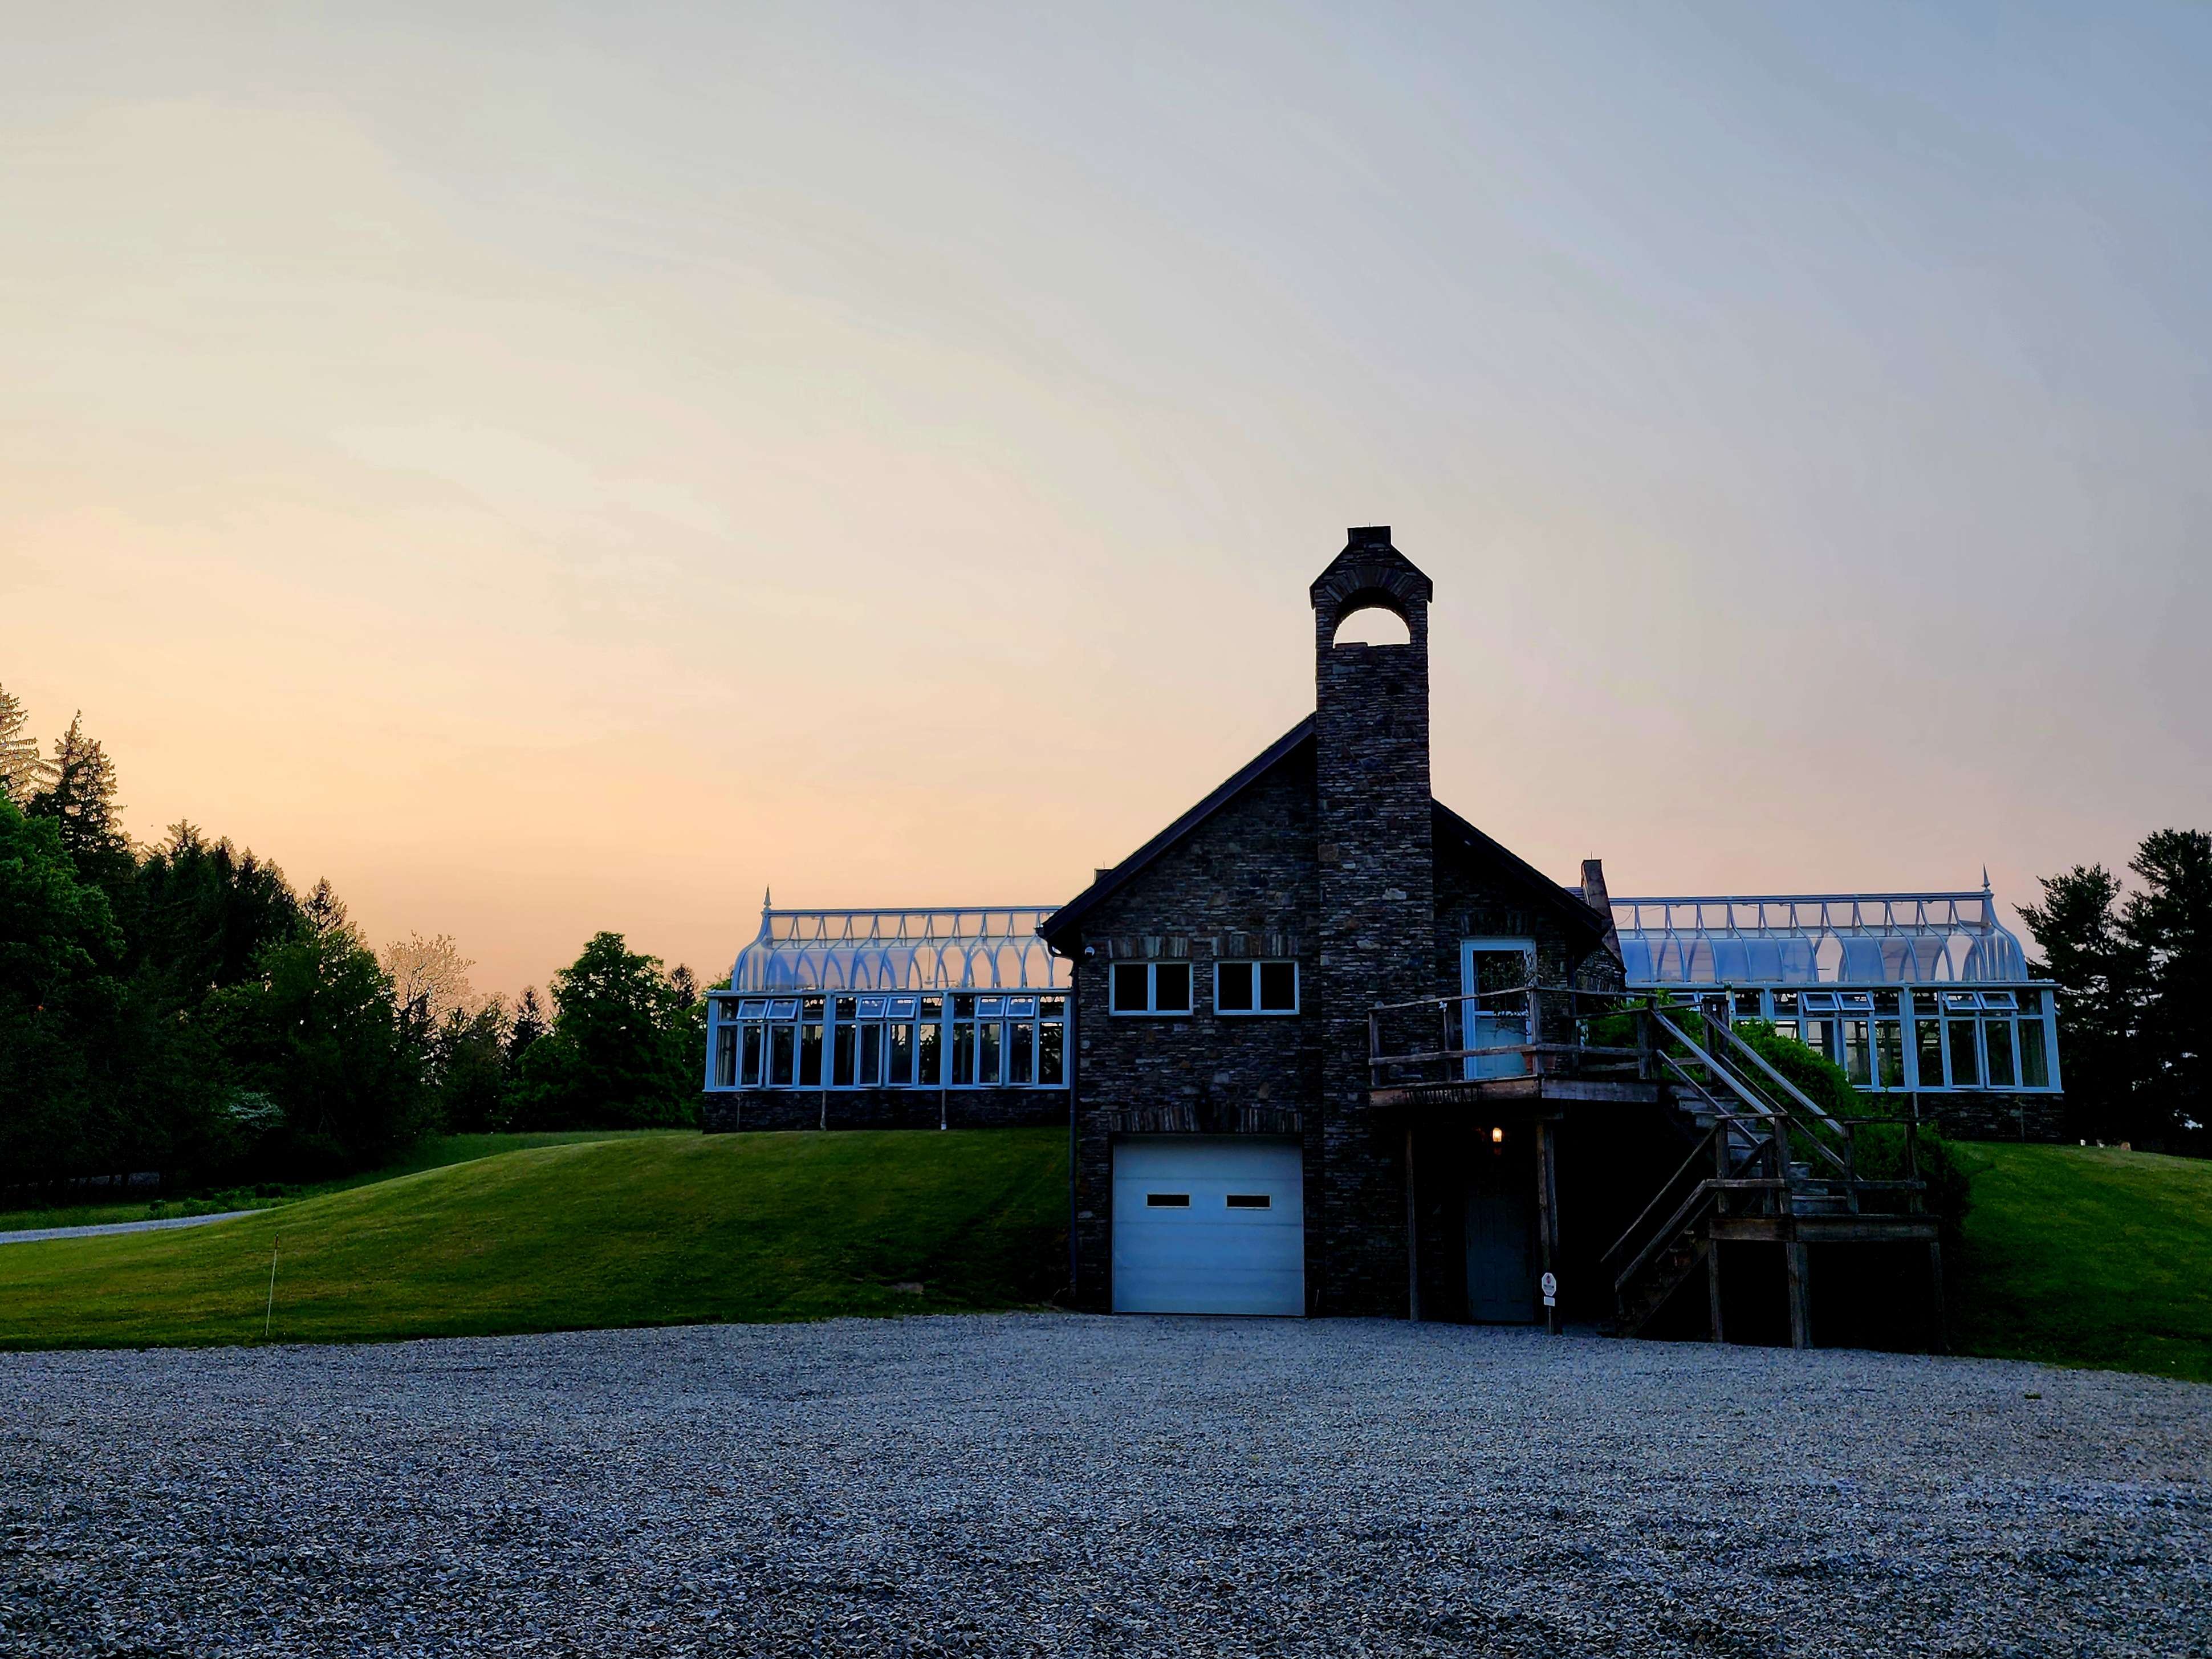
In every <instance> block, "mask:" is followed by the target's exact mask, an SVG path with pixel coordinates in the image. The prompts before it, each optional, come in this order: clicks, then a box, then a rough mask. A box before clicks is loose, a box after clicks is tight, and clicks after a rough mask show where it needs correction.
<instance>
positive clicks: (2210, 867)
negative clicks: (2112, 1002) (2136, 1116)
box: [2120, 829, 2212, 1140]
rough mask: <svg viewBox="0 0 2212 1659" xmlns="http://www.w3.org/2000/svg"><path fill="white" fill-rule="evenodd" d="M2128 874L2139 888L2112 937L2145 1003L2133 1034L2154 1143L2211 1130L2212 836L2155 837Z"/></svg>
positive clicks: (2162, 833) (2177, 833) (2172, 833)
mask: <svg viewBox="0 0 2212 1659" xmlns="http://www.w3.org/2000/svg"><path fill="white" fill-rule="evenodd" d="M2128 868H2130V870H2132V871H2134V872H2135V873H2136V876H2137V877H2138V878H2140V879H2141V880H2142V890H2140V891H2139V892H2136V893H2133V894H2130V896H2129V897H2128V901H2127V903H2126V904H2125V906H2124V907H2123V908H2122V911H2121V921H2120V932H2121V935H2122V937H2123V938H2124V939H2125V940H2126V943H2127V945H2128V948H2129V949H2130V951H2131V952H2133V954H2134V957H2135V959H2136V961H2137V962H2139V963H2141V964H2142V971H2143V973H2144V975H2145V977H2146V979H2147V981H2148V989H2149V995H2148V998H2147V999H2146V1000H2145V1005H2144V1008H2143V1012H2142V1019H2141V1021H2140V1022H2139V1025H2138V1032H2139V1038H2140V1042H2141V1047H2142V1073H2143V1079H2142V1091H2141V1094H2142V1108H2143V1109H2142V1114H2141V1116H2142V1120H2143V1123H2144V1127H2146V1129H2148V1131H2149V1132H2150V1134H2151V1135H2152V1136H2153V1137H2154V1138H2156V1139H2161V1140H2171V1139H2174V1138H2175V1137H2177V1136H2179V1135H2182V1134H2187V1135H2191V1136H2194V1135H2197V1134H2198V1133H2202V1132H2203V1129H2204V1127H2205V1126H2206V1124H2207V1123H2208V1122H2212V835H2208V834H2206V833H2205V832H2204V831H2203V830H2202V829H2160V830H2159V831H2157V832H2156V833H2155V834H2154V835H2150V836H2145V837H2144V839H2143V843H2142V847H2141V848H2139V849H2138V850H2137V851H2136V856H2135V857H2134V858H2133V859H2131V860H2129V863H2128Z"/></svg>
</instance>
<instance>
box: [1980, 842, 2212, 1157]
mask: <svg viewBox="0 0 2212 1659" xmlns="http://www.w3.org/2000/svg"><path fill="white" fill-rule="evenodd" d="M2127 867H2128V870H2129V871H2130V872H2131V873H2132V874H2133V875H2134V876H2135V878H2136V884H2135V886H2134V888H2133V889H2132V890H2130V888H2129V886H2128V884H2126V883H2125V881H2124V879H2123V878H2121V877H2120V876H2119V875H2118V874H2117V873H2116V872H2112V871H2110V870H2107V869H2106V867H2105V866H2103V865H2101V864H2091V865H2086V866H2085V865H2079V864H2077V865H2075V866H2074V867H2073V868H2072V869H2070V870H2068V871H2066V872H2063V873H2062V874H2059V875H2056V876H2049V877H2045V878H2043V880H2042V883H2041V885H2042V888H2043V902H2042V903H2040V904H2032V905H2023V906H2022V907H2021V913H2020V914H2021V920H2022V921H2025V922H2026V923H2027V927H2028V931H2029V932H2030V933H2033V934H2034V936H2035V942H2036V945H2037V947H2038V949H2039V950H2040V951H2042V953H2043V960H2042V961H2041V962H2040V963H2036V964H2034V966H2033V969H2032V971H2033V972H2034V973H2035V974H2036V975H2037V977H2039V978H2045V979H2049V980H2051V981H2053V982H2054V983H2056V984H2057V987H2058V1051H2059V1059H2060V1064H2061V1066H2062V1067H2063V1071H2062V1073H2061V1078H2060V1081H2061V1082H2062V1083H2063V1085H2064V1086H2065V1093H2066V1105H2067V1114H2068V1119H2069V1125H2068V1127H2069V1128H2070V1129H2071V1130H2072V1131H2073V1133H2075V1135H2077V1136H2079V1137H2081V1138H2085V1139H2093V1140H2124V1141H2128V1142H2130V1143H2131V1144H2132V1145H2134V1146H2138V1147H2145V1148H2149V1149H2153V1150H2164V1151H2169V1152H2185V1151H2186V1152H2197V1153H2199V1154H2203V1153H2207V1152H2212V1127H2209V1126H2212V835H2208V834H2207V833H2206V832H2205V831H2203V830H2202V829H2160V830H2159V831H2157V832H2156V833H2155V834H2154V835H2150V836H2145V837H2144V838H2143V842H2142V845H2141V846H2140V847H2139V848H2136V855H2135V857H2133V858H2132V859H2130V860H2128V865H2127Z"/></svg>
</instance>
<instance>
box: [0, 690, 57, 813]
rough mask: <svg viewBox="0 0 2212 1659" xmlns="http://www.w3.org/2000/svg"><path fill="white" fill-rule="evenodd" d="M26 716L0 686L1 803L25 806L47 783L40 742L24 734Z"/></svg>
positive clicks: (27, 717) (12, 697)
mask: <svg viewBox="0 0 2212 1659" xmlns="http://www.w3.org/2000/svg"><path fill="white" fill-rule="evenodd" d="M29 718H30V717H29V716H28V715H27V714H25V713H24V712H23V705H22V704H21V702H18V701H17V700H16V699H15V696H13V695H11V694H10V693H9V690H8V688H7V687H6V686H4V685H0V800H6V801H12V802H14V803H15V805H17V806H19V807H20V806H22V805H27V803H28V802H29V800H30V799H31V797H32V796H33V795H34V794H36V793H38V792H39V790H40V788H42V787H44V786H45V785H46V781H47V771H46V762H44V761H43V760H40V758H39V740H38V739H37V738H27V737H25V736H24V735H23V727H24V726H25V725H26V724H27V722H28V720H29Z"/></svg>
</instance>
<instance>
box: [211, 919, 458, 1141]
mask: <svg viewBox="0 0 2212 1659" xmlns="http://www.w3.org/2000/svg"><path fill="white" fill-rule="evenodd" d="M301 908H302V910H303V912H304V914H305V919H306V922H307V926H306V928H305V930H304V931H303V932H302V933H301V936H300V937H298V938H296V939H290V940H288V941H285V942H283V943H280V944H277V945H271V946H270V947H268V948H267V949H265V950H264V951H262V953H261V955H260V956H259V957H258V959H257V962H256V964H255V965H256V968H257V970H258V977H257V978H256V979H255V980H254V981H252V982H250V983H247V984H244V985H240V986H237V987H233V988H231V989H229V990H227V991H223V992H220V993H218V994H217V995H216V998H215V999H214V1005H215V1012H216V1017H217V1018H218V1019H219V1021H220V1023H221V1028H222V1042H223V1048H224V1052H225V1054H226V1056H227V1059H228V1068H229V1070H230V1072H231V1073H232V1075H233V1076H234V1078H235V1079H236V1082H237V1085H238V1086H239V1087H240V1088H243V1089H245V1090H246V1091H249V1092H251V1093H252V1094H255V1095H259V1096H265V1097H267V1098H268V1099H270V1100H271V1101H273V1102H275V1103H276V1104H277V1105H279V1106H280V1107H281V1108H282V1109H283V1127H282V1129H281V1131H280V1132H279V1133H277V1134H276V1136H275V1137H273V1141H274V1144H273V1146H271V1147H270V1155H272V1156H274V1157H276V1158H280V1159H282V1160H283V1162H284V1163H285V1164H286V1165H287V1167H288V1168H289V1170H294V1171H297V1172H302V1173H314V1172H318V1171H325V1170H341V1169H348V1168H360V1167H362V1166H363V1165H366V1164H372V1163H374V1162H375V1161H377V1160H378V1159H380V1158H386V1157H388V1156H390V1155H391V1154H392V1153H394V1152H398V1150H400V1149H401V1148H402V1147H404V1146H409V1145H410V1144H411V1143H412V1142H414V1141H416V1140H417V1139H420V1138H421V1137H422V1135H424V1134H425V1133H428V1132H429V1131H430V1130H431V1129H432V1128H433V1127H435V1100H434V1098H433V1097H432V1095H431V1093H430V1091H429V1088H428V1079H427V1078H426V1075H425V1072H426V1063H425V1054H424V1050H423V1046H422V1043H421V1042H420V1041H419V1040H418V1039H417V1037H416V1034H415V1033H413V1032H412V1031H410V1029H409V1025H408V1022H407V1019H406V1017H405V1014H404V1011H403V1010H402V1009H401V1008H400V1007H399V1006H398V1002H397V1000H395V998H394V996H393V994H392V981H391V980H390V978H389V977H388V976H387V975H386V974H385V972H384V969H382V967H381V966H380V965H379V963H378V962H377V960H376V955H375V952H374V951H371V950H370V949H369V948H368V946H367V945H364V944H363V943H362V940H361V938H360V936H359V934H358V933H356V930H355V929H354V927H352V926H351V924H350V923H349V922H348V921H347V920H346V912H345V906H344V904H343V902H341V901H340V900H339V898H338V896H337V894H336V893H335V892H334V891H332V890H331V884H330V883H329V882H328V881H320V882H318V883H317V884H315V889H314V890H313V892H312V893H310V894H309V895H308V896H307V901H306V902H305V904H304V905H303V906H302V907H301Z"/></svg>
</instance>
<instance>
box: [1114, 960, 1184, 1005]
mask: <svg viewBox="0 0 2212 1659" xmlns="http://www.w3.org/2000/svg"><path fill="white" fill-rule="evenodd" d="M1113 1012H1115V1013H1117V1014H1187V1013H1188V1012H1190V964H1189V963H1187V962H1117V963H1115V964H1114V1000H1113Z"/></svg>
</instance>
